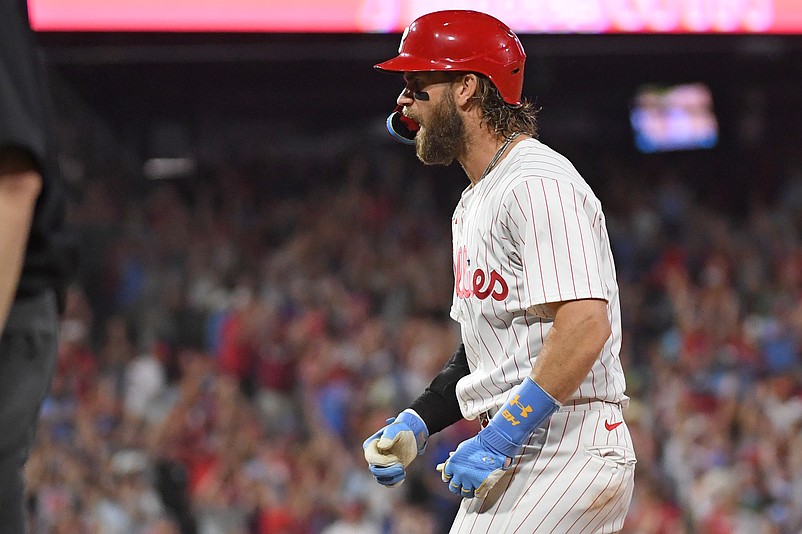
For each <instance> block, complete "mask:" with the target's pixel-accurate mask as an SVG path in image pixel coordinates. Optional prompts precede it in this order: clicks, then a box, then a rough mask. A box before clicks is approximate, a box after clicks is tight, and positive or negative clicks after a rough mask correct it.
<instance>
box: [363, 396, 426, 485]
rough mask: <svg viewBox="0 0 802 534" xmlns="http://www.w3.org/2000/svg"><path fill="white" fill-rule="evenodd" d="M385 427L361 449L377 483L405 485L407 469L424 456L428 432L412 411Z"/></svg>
mask: <svg viewBox="0 0 802 534" xmlns="http://www.w3.org/2000/svg"><path fill="white" fill-rule="evenodd" d="M387 423H388V425H387V426H385V427H384V428H382V429H381V430H379V431H378V432H376V433H375V434H373V435H372V436H370V437H369V438H368V439H366V440H365V442H364V443H363V444H362V449H363V452H364V453H365V460H367V462H368V469H370V472H371V473H372V474H373V477H374V478H375V479H376V482H378V483H379V484H381V485H383V486H387V487H391V488H393V487H396V486H398V485H400V484H401V483H402V482H404V478H405V477H406V467H407V466H408V465H409V464H410V463H412V460H414V459H415V458H416V457H417V456H418V455H419V454H423V451H424V450H425V449H426V441H427V440H428V439H429V430H428V429H427V428H426V423H424V422H423V419H421V418H420V416H419V415H418V414H417V413H415V412H414V411H413V410H404V411H403V412H401V413H400V414H398V417H392V418H390V419H388V420H387Z"/></svg>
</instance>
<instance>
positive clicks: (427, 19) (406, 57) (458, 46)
mask: <svg viewBox="0 0 802 534" xmlns="http://www.w3.org/2000/svg"><path fill="white" fill-rule="evenodd" d="M525 60H526V54H525V53H524V47H523V46H522V45H521V41H519V40H518V37H516V35H515V34H514V33H513V32H512V30H511V29H509V27H507V25H506V24H504V23H503V22H501V21H500V20H498V19H496V18H493V17H491V16H490V15H487V14H485V13H479V12H478V11H465V10H449V11H436V12H434V13H429V14H428V15H423V16H422V17H419V18H417V19H415V20H414V21H413V22H412V24H410V25H409V26H408V27H407V29H406V30H404V35H403V36H402V37H401V46H400V47H399V48H398V56H397V57H394V58H393V59H390V60H387V61H385V62H383V63H379V64H378V65H375V67H376V68H377V69H379V70H384V71H390V72H420V71H449V70H451V71H469V72H478V73H480V74H484V75H485V76H487V77H488V78H490V80H491V81H492V82H493V83H494V84H495V86H496V88H497V89H498V91H499V93H501V97H502V98H503V99H504V101H505V102H507V103H508V104H514V105H518V104H520V103H521V91H522V89H523V80H524V61H525Z"/></svg>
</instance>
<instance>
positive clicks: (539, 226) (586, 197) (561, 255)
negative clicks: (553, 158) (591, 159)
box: [503, 178, 607, 309]
mask: <svg viewBox="0 0 802 534" xmlns="http://www.w3.org/2000/svg"><path fill="white" fill-rule="evenodd" d="M505 209H506V213H505V214H503V217H504V218H505V219H506V220H505V224H504V225H503V227H504V229H505V232H506V233H507V236H506V238H507V242H508V246H509V247H510V250H509V256H510V258H511V260H512V261H511V265H512V268H513V269H514V270H515V271H517V272H516V273H515V274H516V276H517V277H518V278H519V280H521V284H520V287H521V290H522V295H521V305H522V307H523V308H525V309H528V308H530V307H533V306H538V305H540V304H545V303H547V302H562V301H568V300H578V299H585V298H599V299H605V300H606V298H607V297H606V295H607V292H606V290H605V287H604V282H603V276H602V266H601V261H602V260H601V259H600V257H599V248H600V247H599V244H598V243H599V241H598V240H599V238H600V235H601V233H602V229H601V225H602V214H601V213H602V212H601V207H600V205H599V202H598V200H597V199H596V198H595V196H594V195H593V194H592V193H590V192H589V191H588V190H587V189H585V188H581V187H579V186H577V185H576V184H575V183H573V182H572V181H570V180H556V179H549V178H537V179H534V178H533V179H529V180H523V181H521V182H520V183H519V184H517V185H516V186H515V187H513V188H512V189H511V191H510V194H509V195H508V196H507V201H506V202H505Z"/></svg>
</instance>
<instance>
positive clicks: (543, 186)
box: [527, 180, 563, 300]
mask: <svg viewBox="0 0 802 534" xmlns="http://www.w3.org/2000/svg"><path fill="white" fill-rule="evenodd" d="M540 187H541V189H543V200H544V201H545V202H546V218H547V220H548V223H549V239H551V243H552V246H551V258H552V260H553V261H554V281H555V282H557V294H558V295H560V300H563V298H562V295H563V292H562V289H560V276H559V274H558V273H559V272H560V271H559V268H558V267H557V254H556V251H555V250H554V233H553V232H552V229H551V210H550V209H549V197H548V195H547V194H546V184H545V182H544V181H543V180H541V181H540ZM528 188H529V187H528V184H527V189H528ZM534 220H535V214H534V213H533V214H532V221H533V224H534ZM535 235H537V234H535ZM539 259H540V252H538V261H539ZM544 299H545V294H544Z"/></svg>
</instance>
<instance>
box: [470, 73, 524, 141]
mask: <svg viewBox="0 0 802 534" xmlns="http://www.w3.org/2000/svg"><path fill="white" fill-rule="evenodd" d="M476 78H477V80H478V84H477V88H476V94H475V95H474V96H473V98H474V99H475V100H476V101H477V103H478V104H479V106H480V107H481V108H482V124H483V125H486V126H488V127H490V128H491V129H492V130H493V131H494V132H495V133H497V134H501V135H503V136H504V137H509V136H511V135H512V134H514V133H516V132H522V133H525V134H528V135H531V136H532V137H533V138H535V139H537V112H538V108H536V107H535V104H534V103H533V102H530V101H529V100H527V99H526V98H524V99H522V100H521V104H520V105H517V106H515V105H512V104H508V103H507V102H505V101H504V99H503V98H501V93H499V92H498V89H496V86H495V85H493V82H491V81H490V79H489V78H487V77H486V76H482V75H481V74H476Z"/></svg>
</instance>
